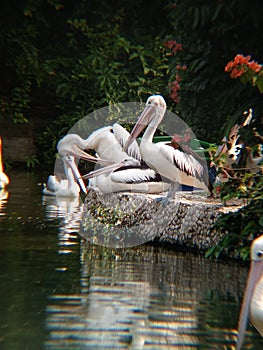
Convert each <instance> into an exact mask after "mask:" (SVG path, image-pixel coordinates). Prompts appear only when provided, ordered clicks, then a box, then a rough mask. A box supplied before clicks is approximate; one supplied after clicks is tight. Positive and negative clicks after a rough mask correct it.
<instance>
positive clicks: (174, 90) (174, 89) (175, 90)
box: [168, 80, 180, 103]
mask: <svg viewBox="0 0 263 350" xmlns="http://www.w3.org/2000/svg"><path fill="white" fill-rule="evenodd" d="M168 86H169V88H170V89H171V92H170V96H171V98H172V99H173V100H174V102H176V103H178V102H179V95H178V91H179V90H180V85H179V82H178V81H177V80H175V81H173V82H172V83H169V84H168Z"/></svg>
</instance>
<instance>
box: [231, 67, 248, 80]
mask: <svg viewBox="0 0 263 350" xmlns="http://www.w3.org/2000/svg"><path fill="white" fill-rule="evenodd" d="M245 71H246V70H245V68H244V67H239V69H237V68H233V69H232V72H231V74H230V76H231V78H238V77H240V76H241V75H242V74H243V73H245Z"/></svg>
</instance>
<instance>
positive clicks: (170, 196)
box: [155, 182, 181, 205]
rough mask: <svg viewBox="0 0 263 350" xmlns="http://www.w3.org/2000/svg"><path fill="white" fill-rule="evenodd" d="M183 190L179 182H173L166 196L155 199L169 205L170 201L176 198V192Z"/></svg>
mask: <svg viewBox="0 0 263 350" xmlns="http://www.w3.org/2000/svg"><path fill="white" fill-rule="evenodd" d="M180 190H181V185H180V183H179V182H172V183H171V186H170V188H169V190H168V192H167V195H166V197H158V198H156V199H155V201H156V202H161V203H162V204H163V205H168V204H169V202H170V201H171V200H172V199H174V197H175V194H176V192H178V191H180Z"/></svg>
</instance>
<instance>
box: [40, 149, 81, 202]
mask: <svg viewBox="0 0 263 350" xmlns="http://www.w3.org/2000/svg"><path fill="white" fill-rule="evenodd" d="M62 160H63V164H64V169H65V174H66V179H62V180H60V181H59V180H58V179H57V177H56V176H55V175H50V176H49V177H48V181H47V184H46V185H44V189H43V192H42V193H43V194H44V195H46V196H57V197H78V196H79V193H80V187H79V185H80V186H81V188H82V190H83V192H84V193H87V190H86V186H85V184H84V182H83V180H82V179H81V176H80V173H79V171H78V168H77V166H76V164H75V161H74V157H72V156H67V157H63V158H62ZM78 183H79V185H78Z"/></svg>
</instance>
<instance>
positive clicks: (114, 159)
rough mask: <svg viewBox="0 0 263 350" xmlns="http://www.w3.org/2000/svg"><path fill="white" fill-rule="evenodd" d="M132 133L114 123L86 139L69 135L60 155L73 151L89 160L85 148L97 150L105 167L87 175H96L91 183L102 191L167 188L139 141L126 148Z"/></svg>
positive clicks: (151, 191)
mask: <svg viewBox="0 0 263 350" xmlns="http://www.w3.org/2000/svg"><path fill="white" fill-rule="evenodd" d="M129 136H130V134H129V132H128V131H127V130H125V129H124V128H123V127H122V126H121V125H119V124H117V123H115V124H114V125H113V126H106V127H103V128H100V129H98V130H96V131H94V132H93V133H92V134H91V135H90V136H89V137H88V138H87V139H83V138H81V137H80V136H79V135H77V134H68V135H66V136H65V137H64V138H62V139H61V140H60V141H59V143H58V146H57V148H58V152H59V153H60V154H61V155H66V154H70V155H73V156H78V157H81V158H83V159H86V160H90V159H88V158H87V154H86V152H85V151H88V150H94V151H95V152H96V155H97V159H98V161H97V162H98V163H100V164H102V165H106V167H105V168H104V169H100V170H99V171H95V172H92V173H91V174H90V175H89V176H86V178H93V180H91V181H90V186H91V187H93V186H95V187H97V188H98V189H99V190H100V191H101V192H103V193H111V192H120V191H133V192H148V193H160V192H163V191H166V190H167V189H168V187H169V186H170V185H169V184H168V183H167V182H165V181H162V179H161V177H160V175H159V174H157V173H156V172H155V171H154V170H152V169H150V168H149V167H148V166H147V165H146V164H145V162H144V161H143V160H142V158H141V154H140V150H139V145H138V144H137V142H134V143H133V144H132V145H130V146H129V147H127V148H126V151H124V150H123V147H124V145H125V143H126V142H127V140H128V138H129ZM84 150H85V151H84ZM100 160H103V162H101V161H100ZM94 161H96V158H95V160H94ZM121 162H124V163H121ZM107 165H108V166H107ZM111 165H112V167H111ZM111 172H113V173H111Z"/></svg>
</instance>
